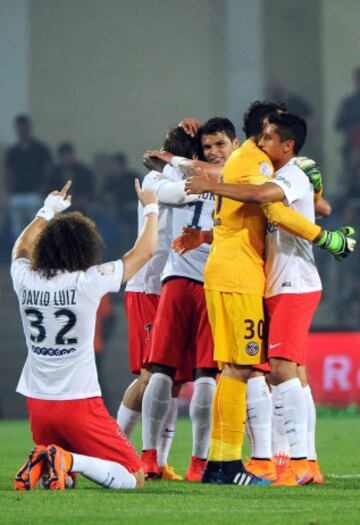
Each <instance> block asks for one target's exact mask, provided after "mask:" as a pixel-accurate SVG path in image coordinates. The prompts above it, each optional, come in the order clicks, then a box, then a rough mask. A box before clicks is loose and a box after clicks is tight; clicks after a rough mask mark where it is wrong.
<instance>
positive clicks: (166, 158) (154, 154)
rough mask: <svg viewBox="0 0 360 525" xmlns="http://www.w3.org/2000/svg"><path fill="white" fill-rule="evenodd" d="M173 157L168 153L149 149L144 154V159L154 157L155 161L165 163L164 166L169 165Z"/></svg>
mask: <svg viewBox="0 0 360 525" xmlns="http://www.w3.org/2000/svg"><path fill="white" fill-rule="evenodd" d="M174 156H175V155H173V154H172V153H169V152H168V151H159V150H157V149H150V150H148V151H147V152H146V153H145V157H155V158H156V159H160V160H162V161H163V162H166V164H171V159H172V158H173V157H174Z"/></svg>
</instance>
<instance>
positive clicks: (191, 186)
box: [185, 168, 212, 195]
mask: <svg viewBox="0 0 360 525" xmlns="http://www.w3.org/2000/svg"><path fill="white" fill-rule="evenodd" d="M211 182H212V178H211V177H210V176H209V174H208V173H206V172H204V170H202V169H200V168H198V171H197V174H196V175H195V176H193V177H188V178H187V180H186V183H185V191H186V194H187V195H189V194H190V193H195V194H197V193H204V192H206V191H211V189H210V188H211Z"/></svg>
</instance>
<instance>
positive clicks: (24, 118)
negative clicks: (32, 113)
mask: <svg viewBox="0 0 360 525" xmlns="http://www.w3.org/2000/svg"><path fill="white" fill-rule="evenodd" d="M15 124H16V126H23V125H27V126H30V125H31V119H30V117H29V116H28V115H25V114H21V115H17V116H16V117H15Z"/></svg>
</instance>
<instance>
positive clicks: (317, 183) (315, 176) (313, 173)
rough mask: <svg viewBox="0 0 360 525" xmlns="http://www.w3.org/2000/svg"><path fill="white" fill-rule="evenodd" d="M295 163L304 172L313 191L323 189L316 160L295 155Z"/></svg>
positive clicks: (316, 191) (318, 191) (317, 191)
mask: <svg viewBox="0 0 360 525" xmlns="http://www.w3.org/2000/svg"><path fill="white" fill-rule="evenodd" d="M295 164H296V165H297V166H298V167H299V168H300V169H301V170H302V171H303V172H304V173H305V175H306V176H307V177H308V179H309V180H310V182H311V184H312V185H313V188H314V192H315V193H320V192H321V190H322V189H323V183H322V175H321V171H320V170H319V166H318V165H317V164H316V162H315V161H314V160H312V159H309V158H308V157H296V159H295Z"/></svg>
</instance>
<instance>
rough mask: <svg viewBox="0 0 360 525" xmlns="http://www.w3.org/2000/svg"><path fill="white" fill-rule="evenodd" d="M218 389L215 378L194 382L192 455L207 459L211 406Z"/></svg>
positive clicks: (191, 404) (200, 378)
mask: <svg viewBox="0 0 360 525" xmlns="http://www.w3.org/2000/svg"><path fill="white" fill-rule="evenodd" d="M215 388H216V381H215V379H214V378H213V377H199V379H196V381H194V392H193V395H192V398H191V402H190V418H191V422H192V436H193V446H192V455H193V456H195V457H197V458H201V459H206V458H207V455H208V452H209V444H210V427H211V406H212V400H213V397H214V392H215Z"/></svg>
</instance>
